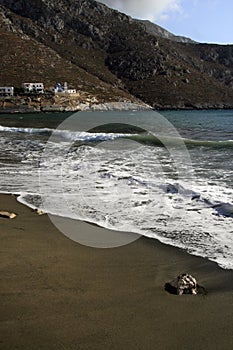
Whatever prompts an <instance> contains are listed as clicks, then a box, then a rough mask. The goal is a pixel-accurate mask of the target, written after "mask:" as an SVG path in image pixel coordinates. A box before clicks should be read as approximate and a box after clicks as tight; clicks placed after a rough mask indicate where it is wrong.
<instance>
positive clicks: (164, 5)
mask: <svg viewBox="0 0 233 350" xmlns="http://www.w3.org/2000/svg"><path fill="white" fill-rule="evenodd" d="M99 1H100V2H102V3H105V4H106V5H108V6H109V7H112V8H115V9H117V10H119V11H121V12H124V13H126V14H128V15H130V16H132V17H134V18H141V19H149V20H150V21H152V22H154V23H156V24H158V25H160V26H162V27H163V28H165V29H167V30H169V31H170V32H172V33H173V34H176V35H182V36H187V37H189V38H191V39H193V40H195V41H198V42H206V43H218V44H233V0H99Z"/></svg>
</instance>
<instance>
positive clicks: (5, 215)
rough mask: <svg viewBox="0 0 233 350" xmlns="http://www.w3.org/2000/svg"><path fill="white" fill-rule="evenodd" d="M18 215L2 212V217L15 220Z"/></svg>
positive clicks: (0, 212) (0, 213) (0, 214)
mask: <svg viewBox="0 0 233 350" xmlns="http://www.w3.org/2000/svg"><path fill="white" fill-rule="evenodd" d="M16 216H17V215H16V214H15V213H10V212H9V211H0V217H2V218H8V219H14V218H15V217H16Z"/></svg>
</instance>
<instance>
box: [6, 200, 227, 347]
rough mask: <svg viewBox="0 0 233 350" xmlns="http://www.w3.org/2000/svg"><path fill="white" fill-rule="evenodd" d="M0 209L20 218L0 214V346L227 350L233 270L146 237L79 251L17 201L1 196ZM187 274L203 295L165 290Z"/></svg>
mask: <svg viewBox="0 0 233 350" xmlns="http://www.w3.org/2000/svg"><path fill="white" fill-rule="evenodd" d="M0 203H1V210H8V211H12V212H15V213H17V217H16V218H15V219H12V220H10V219H3V218H0V223H1V253H2V259H1V266H2V281H1V286H2V288H1V306H0V312H1V316H2V317H1V318H2V322H1V329H2V334H3V336H2V339H1V345H0V348H1V349H4V350H8V349H9V350H10V349H15V348H17V349H20V350H21V349H28V350H29V349H30V350H31V349H32V350H34V349H35V350H37V349H39V348H40V349H44V350H45V349H46V350H47V349H50V350H53V349H56V350H57V349H58V350H59V349H77V348H78V349H79V350H84V349H91V350H103V349H105V348H106V349H110V348H112V349H116V350H118V349H132V350H135V349H138V350H139V349H140V350H141V349H148V350H150V349H151V350H152V349H154V347H155V345H156V349H159V350H164V349H166V350H170V349H173V350H174V349H177V350H178V349H179V350H180V344H181V343H182V348H184V349H187V350H189V349H190V350H191V349H197V348H200V349H207V350H208V349H223V350H229V349H231V348H232V345H233V338H232V327H233V317H232V316H233V311H232V307H231V306H232V305H233V293H232V292H233V270H223V269H222V268H220V267H219V266H218V265H217V264H216V263H214V262H211V261H209V260H207V259H204V258H201V257H196V256H192V255H189V254H188V253H186V252H184V251H183V250H181V249H179V248H175V247H172V246H167V245H164V244H162V243H160V242H158V241H155V240H154V239H149V238H145V237H141V238H139V239H138V240H136V241H135V242H133V243H131V244H128V245H126V246H122V247H119V248H112V249H95V248H90V247H87V246H83V245H80V244H78V243H75V242H73V241H72V240H70V239H68V238H67V237H65V236H64V235H63V234H61V233H60V232H59V231H58V230H57V229H56V228H55V227H54V226H53V225H52V223H51V222H50V220H49V218H48V216H47V215H42V216H39V215H37V214H36V213H35V212H34V211H33V210H31V209H30V208H29V207H27V206H25V205H23V204H21V203H19V202H18V201H17V200H16V198H15V196H13V195H3V194H1V195H0ZM76 224H77V227H78V229H79V230H80V231H82V232H84V233H85V232H87V233H88V232H90V230H93V231H95V230H97V228H96V227H95V226H93V225H90V224H88V223H85V222H81V221H80V222H79V221H77V222H76ZM98 230H101V231H106V232H107V230H106V229H103V228H100V227H98ZM96 232H97V231H96ZM183 272H188V273H190V274H192V275H194V276H195V277H196V278H197V280H198V283H200V285H202V286H204V287H205V288H206V290H207V292H208V294H207V296H202V295H197V296H191V295H184V296H176V295H171V294H169V293H167V292H165V290H164V284H165V283H166V282H168V281H170V280H171V279H172V278H174V277H176V276H177V275H178V274H180V273H183Z"/></svg>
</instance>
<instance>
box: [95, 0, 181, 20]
mask: <svg viewBox="0 0 233 350" xmlns="http://www.w3.org/2000/svg"><path fill="white" fill-rule="evenodd" d="M99 2H102V3H104V4H106V5H108V6H109V7H112V8H114V9H117V10H119V11H121V12H124V13H126V14H128V15H130V16H132V17H136V18H142V19H149V20H158V19H162V18H167V17H168V14H169V13H171V12H181V11H182V10H181V4H180V3H181V0H99Z"/></svg>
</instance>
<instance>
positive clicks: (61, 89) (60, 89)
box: [52, 83, 76, 94]
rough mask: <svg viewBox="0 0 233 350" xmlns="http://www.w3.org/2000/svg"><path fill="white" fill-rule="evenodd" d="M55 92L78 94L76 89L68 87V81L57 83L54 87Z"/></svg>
mask: <svg viewBox="0 0 233 350" xmlns="http://www.w3.org/2000/svg"><path fill="white" fill-rule="evenodd" d="M52 91H53V93H54V94H57V93H62V94H76V90H75V89H68V85H67V83H64V85H63V86H62V85H61V83H57V84H56V85H55V87H53V88H52Z"/></svg>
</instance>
